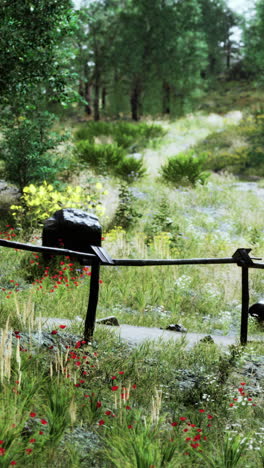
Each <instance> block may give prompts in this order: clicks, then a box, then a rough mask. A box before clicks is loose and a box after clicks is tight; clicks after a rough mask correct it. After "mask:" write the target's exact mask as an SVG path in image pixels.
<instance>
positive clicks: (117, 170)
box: [77, 140, 146, 182]
mask: <svg viewBox="0 0 264 468" xmlns="http://www.w3.org/2000/svg"><path fill="white" fill-rule="evenodd" d="M77 154H78V156H79V158H80V159H81V160H82V161H84V162H86V163H88V164H89V166H90V167H92V168H93V169H94V170H95V171H96V172H98V173H99V174H102V173H105V172H109V173H110V174H112V175H113V176H117V177H120V178H121V179H124V180H125V181H126V182H133V181H134V180H136V179H140V178H141V177H143V176H144V174H145V172H146V170H145V168H144V167H143V161H142V160H141V159H139V160H138V159H136V158H134V157H133V156H126V155H125V150H124V149H123V148H121V147H119V146H117V144H116V143H113V144H106V145H103V144H102V145H100V144H96V143H89V142H88V141H85V140H82V141H79V142H77Z"/></svg>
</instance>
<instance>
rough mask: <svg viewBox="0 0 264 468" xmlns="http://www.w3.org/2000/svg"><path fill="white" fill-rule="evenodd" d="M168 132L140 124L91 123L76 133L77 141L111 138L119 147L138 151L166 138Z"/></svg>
mask: <svg viewBox="0 0 264 468" xmlns="http://www.w3.org/2000/svg"><path fill="white" fill-rule="evenodd" d="M165 133H166V131H165V130H164V129H163V128H162V127H161V126H160V125H156V124H148V123H145V122H139V123H137V124H135V123H131V122H104V121H101V122H89V123H87V124H85V126H82V127H80V128H79V129H78V130H77V131H76V132H75V138H76V139H77V140H89V141H90V142H91V143H92V142H94V138H95V137H110V138H111V139H112V140H113V142H115V143H116V144H117V146H119V147H121V148H124V149H130V150H133V151H134V150H135V149H136V150H138V149H140V148H144V147H145V146H147V145H148V144H149V141H150V140H152V139H155V138H159V137H162V136H164V135H165Z"/></svg>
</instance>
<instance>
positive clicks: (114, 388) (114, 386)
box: [111, 385, 119, 392]
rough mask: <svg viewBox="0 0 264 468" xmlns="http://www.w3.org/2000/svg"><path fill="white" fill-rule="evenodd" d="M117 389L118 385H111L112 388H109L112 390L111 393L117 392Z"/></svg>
mask: <svg viewBox="0 0 264 468" xmlns="http://www.w3.org/2000/svg"><path fill="white" fill-rule="evenodd" d="M118 389H119V387H118V385H113V387H111V390H112V391H113V392H115V391H116V390H118Z"/></svg>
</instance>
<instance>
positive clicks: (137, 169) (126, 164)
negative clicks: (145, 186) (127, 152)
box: [114, 156, 146, 184]
mask: <svg viewBox="0 0 264 468" xmlns="http://www.w3.org/2000/svg"><path fill="white" fill-rule="evenodd" d="M145 173H146V169H145V167H144V165H143V160H142V159H136V158H134V157H133V156H125V157H124V158H123V159H121V161H119V163H118V164H117V166H116V168H115V169H114V174H115V175H116V176H117V177H120V178H121V179H123V180H125V181H126V182H127V183H130V184H131V183H132V182H134V181H135V180H138V179H141V178H142V177H144V175H145Z"/></svg>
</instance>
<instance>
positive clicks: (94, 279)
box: [84, 261, 100, 341]
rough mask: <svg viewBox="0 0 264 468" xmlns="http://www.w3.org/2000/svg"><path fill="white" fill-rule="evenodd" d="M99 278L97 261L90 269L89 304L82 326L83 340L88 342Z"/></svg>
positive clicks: (96, 299) (98, 263)
mask: <svg viewBox="0 0 264 468" xmlns="http://www.w3.org/2000/svg"><path fill="white" fill-rule="evenodd" d="M99 277H100V262H99V261H97V262H96V263H94V264H93V265H92V268H91V281H90V293H89V302H88V308H87V314H86V318H85V324H84V339H85V340H86V341H90V340H91V339H92V337H93V332H94V326H95V318H96V307H97V303H98V296H99Z"/></svg>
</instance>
